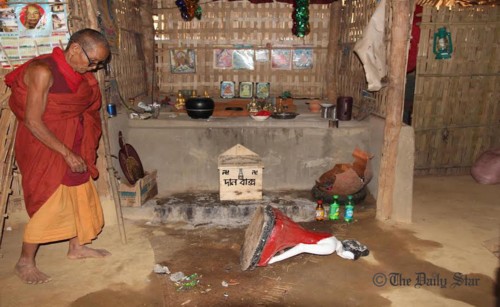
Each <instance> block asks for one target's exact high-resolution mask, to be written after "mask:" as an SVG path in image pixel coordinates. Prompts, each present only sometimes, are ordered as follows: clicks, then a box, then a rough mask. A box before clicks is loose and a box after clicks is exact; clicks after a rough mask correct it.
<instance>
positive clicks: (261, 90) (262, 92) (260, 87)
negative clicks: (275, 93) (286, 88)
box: [255, 82, 271, 99]
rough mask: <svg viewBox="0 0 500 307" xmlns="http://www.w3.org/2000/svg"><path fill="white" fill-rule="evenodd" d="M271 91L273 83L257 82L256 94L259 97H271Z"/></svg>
mask: <svg viewBox="0 0 500 307" xmlns="http://www.w3.org/2000/svg"><path fill="white" fill-rule="evenodd" d="M270 93H271V83H269V82H257V85H256V86H255V96H257V98H261V99H265V98H267V97H269V94H270Z"/></svg>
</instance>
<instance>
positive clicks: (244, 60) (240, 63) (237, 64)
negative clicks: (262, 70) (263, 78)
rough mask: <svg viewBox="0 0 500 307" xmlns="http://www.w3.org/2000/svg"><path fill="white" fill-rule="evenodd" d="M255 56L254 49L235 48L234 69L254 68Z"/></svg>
mask: <svg viewBox="0 0 500 307" xmlns="http://www.w3.org/2000/svg"><path fill="white" fill-rule="evenodd" d="M253 57H254V50H253V49H238V50H233V69H235V70H238V69H245V70H254V69H255V64H254V59H253Z"/></svg>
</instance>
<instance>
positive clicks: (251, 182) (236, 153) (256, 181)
mask: <svg viewBox="0 0 500 307" xmlns="http://www.w3.org/2000/svg"><path fill="white" fill-rule="evenodd" d="M263 167H264V166H263V164H262V159H261V158H260V156H259V155H257V154H256V153H254V152H253V151H251V150H249V149H248V148H246V147H244V146H242V145H240V144H238V145H236V146H234V147H232V148H230V149H228V150H227V151H226V152H224V153H222V154H221V155H220V156H219V178H220V200H260V199H262V169H263Z"/></svg>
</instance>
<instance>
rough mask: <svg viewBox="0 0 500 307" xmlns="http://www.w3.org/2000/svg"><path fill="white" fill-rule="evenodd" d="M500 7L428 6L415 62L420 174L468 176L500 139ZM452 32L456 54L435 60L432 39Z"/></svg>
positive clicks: (416, 140) (415, 113)
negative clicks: (441, 30) (443, 31)
mask: <svg viewBox="0 0 500 307" xmlns="http://www.w3.org/2000/svg"><path fill="white" fill-rule="evenodd" d="M499 12H500V9H499V8H498V7H485V6H482V7H476V8H454V9H451V10H448V9H441V10H436V9H433V8H425V9H424V12H423V19H422V23H421V36H420V44H419V54H418V61H417V76H416V87H415V99H414V107H413V125H414V127H415V138H416V139H415V147H416V159H415V169H416V170H417V171H418V173H420V174H423V173H442V174H449V173H450V172H451V173H460V172H465V173H466V172H468V171H469V168H470V166H471V165H472V163H473V162H474V161H475V159H476V158H477V157H478V155H479V154H481V153H482V152H483V151H484V150H486V149H488V148H490V147H492V146H494V145H499V142H500V141H499V139H500V129H499V128H500V106H499V101H500V96H499V94H498V89H496V87H497V86H498V84H499V82H500V75H499V73H498V72H499V71H500V58H499V57H498V50H499V49H498V48H499V47H500V43H499V42H500V27H499V26H500V21H499V20H498V16H499ZM440 27H446V29H447V30H448V31H449V32H451V33H452V36H451V37H452V42H453V47H454V51H453V54H452V58H451V59H448V60H436V59H435V55H434V54H433V35H434V32H435V31H436V30H437V29H438V28H440Z"/></svg>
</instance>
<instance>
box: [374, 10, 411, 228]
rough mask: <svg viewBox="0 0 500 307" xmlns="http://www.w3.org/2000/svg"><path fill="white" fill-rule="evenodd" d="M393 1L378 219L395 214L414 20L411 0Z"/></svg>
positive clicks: (388, 217)
mask: <svg viewBox="0 0 500 307" xmlns="http://www.w3.org/2000/svg"><path fill="white" fill-rule="evenodd" d="M390 4H391V5H392V25H391V41H390V44H391V46H390V52H389V55H388V58H389V61H388V63H389V87H388V89H387V115H386V118H385V128H384V144H383V148H382V159H381V161H380V178H379V185H378V197H377V219H379V220H387V219H390V218H391V215H392V208H393V201H394V199H393V194H394V184H395V175H396V161H397V156H398V141H399V134H400V131H401V124H402V114H403V103H404V91H405V78H406V63H407V57H408V45H409V41H410V22H411V20H410V4H409V1H408V0H392V1H390Z"/></svg>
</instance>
